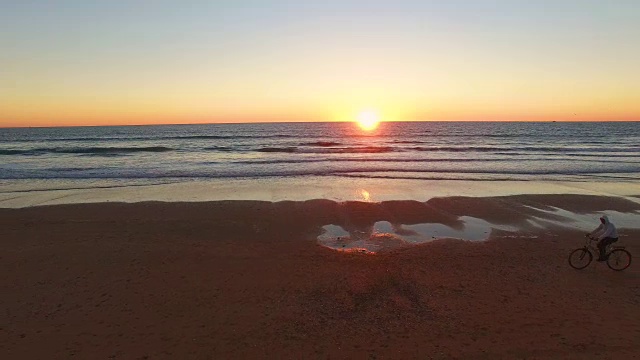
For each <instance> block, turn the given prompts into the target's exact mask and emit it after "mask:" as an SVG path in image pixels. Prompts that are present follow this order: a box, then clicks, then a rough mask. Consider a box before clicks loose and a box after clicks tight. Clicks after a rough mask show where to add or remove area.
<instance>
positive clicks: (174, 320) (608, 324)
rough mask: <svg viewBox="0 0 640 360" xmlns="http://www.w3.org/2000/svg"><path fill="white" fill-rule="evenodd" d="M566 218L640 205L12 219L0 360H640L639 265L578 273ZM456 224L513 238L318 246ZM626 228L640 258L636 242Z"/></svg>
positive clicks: (3, 240) (581, 198)
mask: <svg viewBox="0 0 640 360" xmlns="http://www.w3.org/2000/svg"><path fill="white" fill-rule="evenodd" d="M557 209H563V210H565V211H569V212H572V213H576V214H591V213H597V212H600V211H615V212H616V213H624V214H631V215H638V214H639V211H640V203H639V202H637V201H632V200H630V199H624V198H620V197H602V196H587V195H531V196H525V195H520V196H509V197H493V198H470V197H450V198H434V199H431V200H429V201H427V202H416V201H391V202H383V203H364V202H346V203H338V202H333V201H329V200H313V201H305V202H275V203H273V202H262V201H218V202H203V203H161V202H146V203H136V204H122V203H112V204H74V205H55V206H44V207H30V208H22V209H0V246H1V250H2V251H0V272H1V273H2V281H1V282H0V292H1V293H2V294H3V299H2V303H3V306H2V307H3V309H2V312H0V334H1V336H0V348H1V349H2V352H3V355H2V357H3V358H5V359H43V358H48V359H72V358H78V359H93V358H96V359H105V358H107V359H159V358H160V359H162V358H167V359H168V358H180V359H209V358H211V359H231V358H236V359H237V358H278V359H285V358H291V359H303V358H304V359H329V358H330V359H341V358H344V359H347V358H349V359H360V358H362V359H403V358H417V359H456V358H458V359H501V358H503V359H632V358H637V357H640V343H639V342H638V339H639V338H640V323H639V322H638V319H639V318H640V307H639V306H638V305H639V304H640V270H638V269H639V268H638V265H637V264H636V263H634V264H632V265H631V267H630V268H629V269H627V270H626V271H624V272H614V271H612V270H610V269H609V268H608V267H607V266H606V264H604V263H595V262H594V263H592V264H591V265H590V266H589V267H588V268H586V269H585V270H582V271H576V270H574V269H572V268H571V267H569V265H568V263H567V256H568V254H569V253H570V252H571V250H572V249H574V248H577V247H580V246H582V245H583V243H584V238H583V234H584V229H581V228H576V227H572V226H566V227H561V226H559V225H558V224H559V223H560V224H561V223H563V222H568V219H567V218H564V217H563V216H561V215H559V214H558V213H554V212H553V211H556V210H557ZM546 210H553V211H546ZM461 216H473V217H477V218H480V219H484V220H486V221H488V222H490V223H493V224H505V225H510V226H515V227H518V228H519V230H518V231H517V232H506V231H499V230H494V231H492V232H491V234H490V235H489V239H488V240H487V241H483V242H470V241H461V240H453V239H448V240H447V239H442V240H437V241H433V242H429V243H425V244H421V245H416V246H402V247H398V248H396V249H393V250H389V251H383V252H380V253H378V254H375V255H363V254H349V253H342V252H338V251H333V250H331V249H328V248H325V247H322V246H320V245H319V244H318V241H317V237H318V236H319V235H320V234H321V228H322V226H324V225H328V224H335V225H339V226H342V227H343V228H345V229H366V228H368V227H371V226H372V225H373V224H374V223H375V222H376V221H381V220H384V221H389V222H391V223H398V224H420V223H427V222H428V223H439V224H444V225H447V226H451V227H456V226H459V218H460V217H461ZM532 218H536V219H540V221H541V222H542V223H544V225H545V226H533V225H532V223H531V222H530V221H529V220H531V219H532ZM545 220H548V222H545ZM613 220H614V222H615V218H614V219H613ZM595 226H597V216H594V217H593V227H595ZM620 233H621V241H620V242H621V243H622V244H624V245H626V246H627V249H628V250H629V251H630V252H631V253H632V254H634V255H638V254H640V241H639V240H638V239H640V230H638V229H627V228H622V229H620Z"/></svg>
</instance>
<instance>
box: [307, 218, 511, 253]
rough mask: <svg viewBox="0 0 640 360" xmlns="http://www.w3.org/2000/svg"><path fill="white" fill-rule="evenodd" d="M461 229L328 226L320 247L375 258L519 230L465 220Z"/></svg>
mask: <svg viewBox="0 0 640 360" xmlns="http://www.w3.org/2000/svg"><path fill="white" fill-rule="evenodd" d="M460 221H461V223H462V225H461V226H460V228H452V227H450V226H447V225H444V224H438V223H429V224H418V225H394V224H391V223H390V222H388V221H379V222H377V223H375V224H374V225H373V227H372V228H370V229H367V230H364V231H363V230H352V231H351V232H349V231H347V230H345V229H344V228H342V227H341V226H337V225H325V226H323V227H322V229H323V233H322V235H320V236H318V243H319V244H320V245H322V246H325V247H328V248H330V249H333V250H337V251H343V252H351V253H363V254H375V253H377V252H380V251H384V250H391V249H395V248H399V247H404V246H408V245H415V244H423V243H427V242H430V241H434V240H438V239H460V240H466V241H485V240H487V239H488V238H489V236H490V235H491V231H492V230H493V229H497V230H504V231H509V232H516V231H518V228H516V227H512V226H505V225H495V224H491V223H488V222H486V221H484V220H482V219H478V218H473V217H468V216H463V217H461V218H460Z"/></svg>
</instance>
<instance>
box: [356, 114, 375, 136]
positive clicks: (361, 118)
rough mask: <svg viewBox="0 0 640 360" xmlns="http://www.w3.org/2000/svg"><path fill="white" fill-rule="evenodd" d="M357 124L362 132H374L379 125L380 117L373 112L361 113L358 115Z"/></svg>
mask: <svg viewBox="0 0 640 360" xmlns="http://www.w3.org/2000/svg"><path fill="white" fill-rule="evenodd" d="M357 122H358V125H360V127H361V128H362V129H363V130H367V131H370V130H374V129H376V128H377V127H378V125H380V115H379V114H378V113H377V112H376V111H373V110H367V111H363V112H361V113H360V114H358V118H357Z"/></svg>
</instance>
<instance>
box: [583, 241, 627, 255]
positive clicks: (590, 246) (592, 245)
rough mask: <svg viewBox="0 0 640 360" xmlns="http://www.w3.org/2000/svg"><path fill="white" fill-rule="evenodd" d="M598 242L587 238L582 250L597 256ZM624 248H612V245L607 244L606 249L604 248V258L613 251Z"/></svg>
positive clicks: (598, 252)
mask: <svg viewBox="0 0 640 360" xmlns="http://www.w3.org/2000/svg"><path fill="white" fill-rule="evenodd" d="M598 242H599V240H598V239H596V238H592V237H588V238H587V241H586V243H585V245H584V248H585V249H587V250H589V251H590V252H591V253H592V254H594V255H599V254H600V249H598ZM624 248H625V247H624V246H613V244H609V245H607V247H605V248H604V253H605V254H606V256H609V255H610V254H611V252H612V251H613V250H615V249H624Z"/></svg>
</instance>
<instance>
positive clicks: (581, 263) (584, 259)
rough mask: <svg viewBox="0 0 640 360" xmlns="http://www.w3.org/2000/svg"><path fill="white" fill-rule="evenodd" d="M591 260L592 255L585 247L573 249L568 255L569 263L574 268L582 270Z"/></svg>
mask: <svg viewBox="0 0 640 360" xmlns="http://www.w3.org/2000/svg"><path fill="white" fill-rule="evenodd" d="M591 261H593V255H591V251H589V250H587V249H586V248H582V249H576V250H573V252H572V253H571V255H569V265H571V267H572V268H574V269H576V270H582V269H584V268H586V267H587V266H589V264H591Z"/></svg>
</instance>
